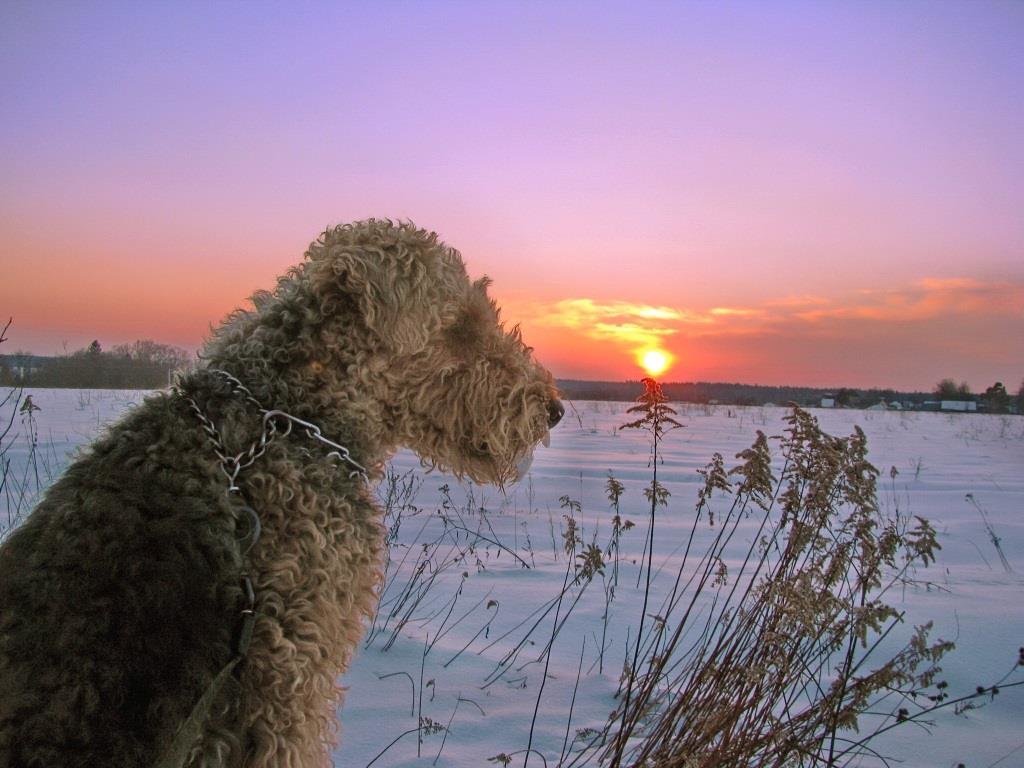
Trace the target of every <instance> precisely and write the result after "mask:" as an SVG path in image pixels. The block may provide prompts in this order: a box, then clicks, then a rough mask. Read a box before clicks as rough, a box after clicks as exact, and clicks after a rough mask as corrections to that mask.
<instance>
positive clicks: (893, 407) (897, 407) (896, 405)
mask: <svg viewBox="0 0 1024 768" xmlns="http://www.w3.org/2000/svg"><path fill="white" fill-rule="evenodd" d="M889 410H890V411H902V410H903V403H901V402H900V401H899V400H893V401H892V402H891V403H889Z"/></svg>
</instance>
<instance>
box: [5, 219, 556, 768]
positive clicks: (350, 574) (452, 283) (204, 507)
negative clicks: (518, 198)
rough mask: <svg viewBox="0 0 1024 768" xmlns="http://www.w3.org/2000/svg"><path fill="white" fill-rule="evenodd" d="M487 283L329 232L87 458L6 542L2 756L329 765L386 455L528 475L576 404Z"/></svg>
mask: <svg viewBox="0 0 1024 768" xmlns="http://www.w3.org/2000/svg"><path fill="white" fill-rule="evenodd" d="M488 285H489V281H488V280H487V279H486V278H483V279H480V280H477V281H475V282H471V281H470V279H469V278H468V276H467V273H466V269H465V266H464V264H463V261H462V258H461V256H460V255H459V253H458V252H457V251H455V250H453V249H451V248H449V247H448V246H446V245H445V244H444V243H442V242H441V241H440V240H439V239H438V237H437V235H436V234H434V233H432V232H427V231H424V230H422V229H418V228H416V227H415V226H413V225H412V224H411V223H393V222H391V221H387V220H368V221H362V222H357V223H353V224H345V225H342V226H338V227H334V228H331V229H328V230H327V231H325V232H324V233H323V234H322V235H321V236H320V237H319V238H318V239H317V240H316V241H315V242H313V243H312V244H311V245H310V247H309V249H308V250H307V252H306V254H305V258H304V260H303V261H302V263H301V264H299V265H298V266H295V267H293V268H292V269H290V270H289V271H288V272H287V273H286V274H285V275H284V276H283V277H281V278H280V279H279V280H278V282H277V285H276V288H275V289H274V290H273V291H267V292H258V293H256V294H255V295H254V296H253V297H252V307H251V308H249V309H244V310H238V311H236V312H234V313H233V314H232V315H230V316H229V317H228V318H227V319H226V320H225V322H224V323H223V324H222V325H221V326H220V327H219V328H217V329H216V330H215V331H214V332H213V334H212V336H211V338H210V339H209V341H208V342H207V343H206V345H205V347H204V349H203V352H202V354H201V355H200V359H201V365H200V367H199V368H197V369H196V370H195V371H193V372H191V373H189V374H185V375H183V376H182V377H181V378H180V379H179V381H178V384H177V386H176V387H175V388H174V389H173V390H172V391H165V392H160V393H158V394H155V395H153V396H150V397H148V398H147V399H146V400H145V401H144V403H143V404H142V405H140V406H139V407H138V408H136V409H135V410H134V411H133V412H131V413H130V414H128V415H127V416H126V417H125V418H124V419H122V420H121V421H119V422H118V423H116V424H115V425H114V426H112V427H110V428H109V429H108V430H107V431H106V433H105V434H104V435H103V436H102V437H101V438H100V439H98V440H97V441H96V442H95V443H94V444H93V445H92V446H91V447H90V448H89V449H88V450H87V451H86V452H84V453H83V454H82V455H80V456H79V457H78V458H77V460H76V461H74V462H73V463H72V465H71V466H70V467H69V468H68V469H67V471H66V472H65V473H64V475H63V476H62V477H61V478H60V479H59V480H58V481H57V482H56V483H54V485H53V486H52V487H51V488H50V489H49V491H48V492H47V493H46V495H45V497H44V498H43V499H42V501H41V502H40V503H39V505H38V506H37V507H36V509H35V510H34V511H33V512H32V514H31V515H29V517H28V519H27V520H26V521H25V522H24V524H23V525H21V527H20V528H18V529H17V530H15V531H14V532H13V533H12V534H11V535H10V536H9V537H8V539H7V541H6V542H5V543H4V544H3V545H2V547H0V768H36V767H38V768H42V767H43V766H45V767H46V768H64V767H65V766H66V767H69V768H70V767H71V766H101V765H109V766H118V767H119V768H120V767H124V768H128V767H134V766H139V767H140V768H141V767H142V766H145V767H146V768H151V767H152V766H159V767H160V768H213V767H214V766H216V767H217V768H227V767H233V766H245V767H246V768H264V767H267V768H269V767H270V766H273V767H275V768H300V767H301V768H310V766H327V765H330V751H331V749H332V746H333V745H334V744H335V743H336V741H337V738H338V734H337V730H338V726H337V717H336V712H335V710H336V708H337V706H338V705H339V704H340V701H341V689H340V688H339V686H338V683H337V679H338V676H339V675H340V674H341V673H342V672H343V671H344V670H345V669H346V668H347V667H348V665H349V663H350V661H351V659H352V655H353V653H354V650H355V648H356V645H357V643H358V642H359V639H360V638H361V636H362V633H363V631H364V626H365V621H366V620H367V619H368V618H369V617H370V616H371V615H372V612H373V609H374V607H375V602H376V590H377V588H378V586H379V584H380V583H381V579H382V554H383V547H384V533H383V529H382V525H381V520H380V511H379V509H378V507H377V506H376V504H375V501H374V496H373V490H372V483H373V482H374V480H377V479H379V478H380V477H381V476H382V474H383V467H384V463H385V461H386V460H387V458H388V457H389V456H390V455H391V454H392V453H393V452H394V451H395V450H396V449H397V448H398V447H401V446H407V447H409V448H411V449H412V450H414V451H415V452H417V453H418V454H419V456H420V457H421V459H422V461H423V462H424V464H425V465H427V466H430V467H437V468H439V469H441V470H444V471H447V472H452V473H454V474H456V475H458V476H462V477H467V478H470V479H472V480H473V481H475V482H480V483H497V484H505V483H509V482H511V481H513V480H515V479H516V478H517V476H518V475H520V474H521V473H522V471H523V467H524V466H525V464H526V462H527V461H528V460H529V458H530V457H531V456H532V452H533V449H534V447H535V446H536V445H537V444H538V443H540V442H545V441H546V439H547V437H548V435H549V430H550V429H551V428H553V427H554V426H555V424H557V423H558V421H559V419H560V418H561V416H562V415H563V413H564V409H563V407H562V405H561V403H560V402H559V399H558V395H557V391H556V388H555V385H554V381H553V379H552V377H551V374H550V373H549V372H548V371H547V370H546V369H545V368H543V367H542V366H541V365H539V364H538V363H537V362H536V360H535V359H534V357H533V354H532V350H531V349H530V348H529V347H527V346H526V345H525V344H524V342H523V340H522V338H521V335H520V333H519V330H518V327H515V328H511V329H507V328H505V326H504V325H503V323H502V322H501V319H500V316H499V310H498V307H497V305H496V304H495V302H494V301H493V300H492V299H490V298H489V297H488V293H487V288H488Z"/></svg>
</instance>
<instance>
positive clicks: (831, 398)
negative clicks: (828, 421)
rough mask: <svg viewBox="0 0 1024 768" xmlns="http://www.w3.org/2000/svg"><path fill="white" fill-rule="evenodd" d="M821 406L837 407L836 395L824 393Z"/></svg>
mask: <svg viewBox="0 0 1024 768" xmlns="http://www.w3.org/2000/svg"><path fill="white" fill-rule="evenodd" d="M821 407H822V408H835V407H836V398H835V395H822V396H821Z"/></svg>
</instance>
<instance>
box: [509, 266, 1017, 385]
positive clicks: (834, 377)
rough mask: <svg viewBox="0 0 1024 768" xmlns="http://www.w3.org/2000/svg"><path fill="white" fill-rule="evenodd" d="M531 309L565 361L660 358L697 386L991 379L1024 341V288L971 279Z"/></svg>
mask: <svg viewBox="0 0 1024 768" xmlns="http://www.w3.org/2000/svg"><path fill="white" fill-rule="evenodd" d="M521 309H522V310H525V311H524V312H522V313H521V319H523V320H524V321H526V322H528V323H529V324H531V325H534V326H535V327H537V328H538V330H545V329H546V334H547V338H548V339H550V340H551V343H552V344H553V345H555V346H556V347H557V348H558V349H560V350H562V356H563V358H564V359H565V360H566V361H583V360H594V361H596V360H607V361H608V362H607V363H605V364H603V365H607V366H609V367H614V368H615V369H617V370H622V368H621V364H616V363H614V362H613V361H614V359H615V357H614V356H612V357H608V345H612V346H613V348H618V349H620V350H621V351H623V352H626V353H628V354H629V357H630V358H632V359H634V360H639V359H642V355H643V353H644V352H645V351H649V350H652V349H660V350H664V351H665V352H667V353H668V354H670V355H672V356H674V357H675V358H678V359H679V360H681V361H683V362H684V363H685V365H686V367H687V370H688V371H691V372H692V375H694V376H699V375H707V376H716V377H719V378H729V377H731V376H732V375H737V376H739V375H741V376H743V378H745V379H748V380H751V381H757V380H761V377H770V378H772V379H773V380H774V379H778V380H780V381H782V380H789V379H790V377H792V381H796V380H798V379H799V380H801V381H804V380H806V381H811V380H815V379H818V380H820V379H821V378H823V377H825V376H826V375H827V376H828V377H829V380H831V381H839V382H844V381H850V382H856V381H857V377H858V376H860V377H861V378H863V377H867V376H875V377H877V380H878V381H879V382H880V383H888V382H887V378H888V377H889V376H896V377H898V378H899V379H900V380H901V381H903V382H907V381H911V380H912V379H913V378H914V377H915V376H916V375H921V376H922V377H924V376H928V377H930V376H934V375H937V374H938V373H940V372H941V371H948V372H950V373H949V375H954V374H956V375H961V374H957V373H956V372H957V371H958V370H962V371H963V375H967V371H968V370H970V369H971V368H970V366H972V365H974V366H975V368H974V370H977V371H979V373H977V374H975V375H977V376H979V377H980V376H987V375H989V372H990V371H994V370H997V368H998V366H999V365H1003V364H1004V361H1006V360H1007V359H1008V358H1013V359H1016V358H1015V357H1014V355H1016V352H1014V349H1016V348H1018V347H1020V346H1021V343H1020V342H1018V341H1016V339H1017V338H1018V337H1024V283H1021V282H1011V281H1002V282H999V281H990V282H984V281H981V280H976V279H971V278H932V277H928V278H923V279H921V280H919V281H917V282H915V283H913V284H910V285H905V286H901V287H890V288H885V289H881V290H869V291H856V292H850V293H848V294H845V295H839V296H834V297H822V296H808V295H795V296H789V297H781V298H777V299H772V300H770V301H766V302H762V303H759V304H756V305H749V306H741V305H732V306H714V307H709V308H700V307H672V306H661V305H649V304H643V303H637V302H630V301H623V300H601V299H597V298H571V299H564V300H562V301H557V302H552V303H547V304H531V305H529V306H528V307H527V306H523V307H521ZM620 359H621V358H620ZM623 362H624V361H623ZM570 364H571V363H570ZM589 364H590V363H589V362H588V365H589ZM594 365H595V366H596V365H597V364H596V363H595V364H594ZM872 366H874V369H876V373H874V374H871V373H870V370H871V369H872ZM927 366H930V367H927ZM846 369H848V370H846ZM998 369H999V370H1002V369H1001V368H998ZM588 370H589V369H588ZM844 370H845V372H844ZM758 371H761V374H760V375H758V373H757V372H758ZM981 371H985V373H981ZM732 372H735V374H733V373H732ZM590 375H597V374H590ZM942 375H946V374H942ZM1003 375H1005V374H1003ZM764 380H767V379H764ZM928 383H929V382H928V380H927V379H926V380H924V381H922V382H919V383H918V385H919V386H920V385H927V384H928Z"/></svg>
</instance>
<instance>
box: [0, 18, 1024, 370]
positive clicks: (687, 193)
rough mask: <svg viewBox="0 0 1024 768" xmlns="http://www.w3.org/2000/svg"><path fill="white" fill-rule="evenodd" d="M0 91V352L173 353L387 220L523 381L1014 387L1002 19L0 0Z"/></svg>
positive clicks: (1022, 177)
mask: <svg viewBox="0 0 1024 768" xmlns="http://www.w3.org/2000/svg"><path fill="white" fill-rule="evenodd" d="M0 103H2V104H3V105H4V106H3V111H4V114H5V116H4V119H3V120H0V262H2V273H0V314H3V315H4V316H5V318H6V316H7V315H14V318H15V323H14V326H13V329H12V332H11V333H10V334H9V335H10V341H9V342H8V343H7V344H5V345H4V348H5V350H4V351H13V350H14V349H16V348H22V349H31V350H34V351H37V352H39V353H51V352H54V351H57V350H59V349H61V347H62V345H63V344H65V343H66V344H67V346H68V348H70V349H75V348H78V347H80V346H83V345H84V344H86V343H88V342H89V341H90V340H91V339H93V338H99V339H100V340H101V341H103V342H104V343H105V344H113V343H119V342H124V341H131V340H133V339H136V338H155V339H157V340H159V341H165V342H169V343H174V344H178V345H181V346H186V347H193V348H194V347H196V346H197V345H198V344H199V343H200V340H201V338H202V337H203V335H204V333H205V332H206V330H207V329H208V327H209V325H210V323H215V322H216V321H217V320H219V318H220V317H222V316H223V315H224V314H225V313H227V312H228V311H229V310H230V309H231V308H232V307H234V306H236V305H238V304H239V303H240V302H241V301H242V300H243V299H244V298H245V297H246V296H247V295H248V294H249V293H251V292H252V291H253V290H255V289H257V288H260V287H269V286H270V284H271V282H272V280H273V278H274V277H275V276H276V275H277V274H280V273H281V272H282V271H284V269H285V268H286V267H287V266H288V265H289V264H291V263H293V262H294V261H296V260H297V259H298V258H300V257H301V253H302V251H303V250H304V248H305V246H306V244H308V242H309V241H310V240H311V239H312V238H313V237H315V235H316V234H317V233H318V232H319V231H320V230H322V229H323V228H324V227H325V226H327V225H329V224H333V223H338V222H341V221H347V220H352V219H358V218H364V217H367V216H378V217H379V216H390V217H393V218H397V217H401V218H411V219H412V220H414V221H415V222H417V223H418V224H420V225H421V226H424V227H427V228H430V229H435V230H437V231H438V232H439V233H440V234H441V236H442V237H443V238H444V239H445V240H447V241H448V242H449V243H450V244H452V245H454V246H455V247H457V248H459V249H460V250H461V251H462V252H463V254H464V255H465V257H466V260H467V263H468V265H469V269H470V272H471V273H472V274H473V275H479V274H483V273H487V274H490V275H491V276H492V277H493V278H494V280H495V284H494V287H493V294H494V295H495V296H496V297H497V298H498V299H499V301H501V302H502V303H503V305H504V306H505V315H506V317H507V318H508V319H509V320H512V321H517V322H521V323H522V325H523V328H524V331H525V333H526V337H527V340H528V341H530V342H531V343H533V345H534V346H535V347H536V348H537V353H538V356H539V357H540V358H541V359H542V360H544V361H545V362H547V363H548V364H549V366H550V367H551V368H552V369H553V370H554V371H555V373H556V374H557V375H565V376H585V377H588V378H622V377H626V376H630V377H633V376H635V375H637V373H638V370H639V369H638V368H637V365H636V358H637V356H638V355H639V354H640V353H642V352H643V351H645V350H646V349H649V348H661V349H664V350H665V351H666V352H668V353H669V354H670V355H671V356H672V357H673V358H674V361H675V362H674V365H673V367H672V369H671V370H670V371H669V372H668V374H666V376H665V378H667V379H670V380H676V379H678V380H689V379H728V380H741V381H748V382H763V383H793V384H801V383H807V384H820V385H823V386H833V385H835V386H838V385H843V384H847V385H853V386H871V385H874V386H896V387H901V388H916V389H928V388H930V387H931V386H932V385H933V384H934V383H935V381H936V380H937V379H938V378H941V377H944V376H951V377H954V378H957V379H966V380H968V381H969V382H970V383H971V385H972V386H973V387H974V388H975V389H984V387H986V386H988V385H989V384H991V383H992V382H993V381H995V380H996V379H1001V380H1004V381H1005V382H1006V383H1007V386H1008V387H1010V388H1011V389H1016V387H1017V385H1018V384H1019V383H1020V380H1021V378H1022V377H1024V217H1022V216H1021V211H1022V210H1024V142H1022V141H1021V138H1020V137H1021V136H1024V3H1019V2H1018V3H987V2H971V3H953V2H929V3H913V2H901V3H895V2H893V3H866V2H856V3H853V2H851V3H715V4H712V3H700V4H696V3H694V4H686V3H629V4H595V3H556V4H553V3H529V4H501V3H425V2H422V3H389V2H382V3H365V4H360V5H354V6H340V5H338V4H323V5H295V4H287V5H286V4H277V5H270V4H262V3H247V4H231V3H220V4H215V5H211V4H187V3H176V4H169V3H156V2H152V3H126V4H116V3H103V4H96V3H93V4H90V3H59V4H58V3H23V2H7V3H5V4H4V5H3V6H0ZM581 308H582V309H581ZM652 308H653V309H659V308H660V310H664V311H652Z"/></svg>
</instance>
